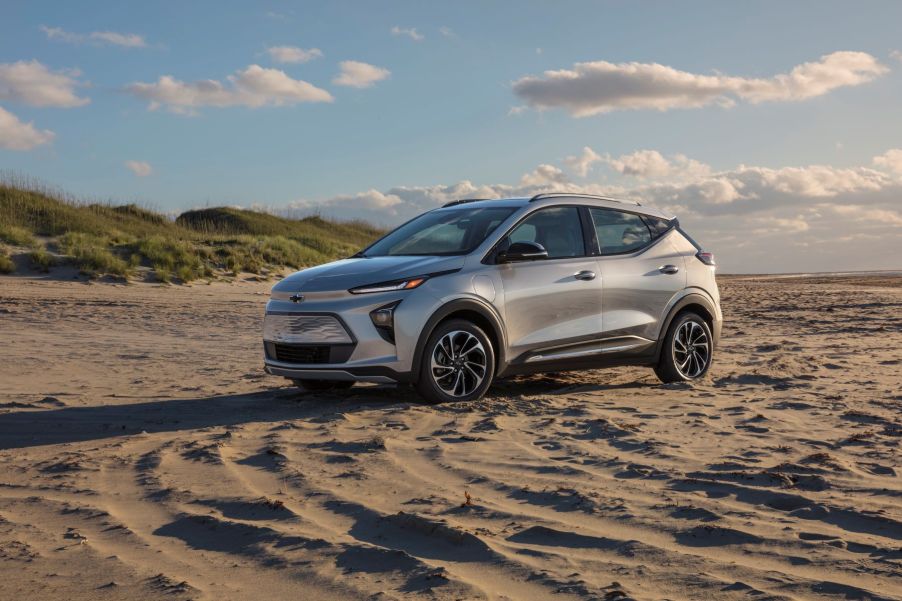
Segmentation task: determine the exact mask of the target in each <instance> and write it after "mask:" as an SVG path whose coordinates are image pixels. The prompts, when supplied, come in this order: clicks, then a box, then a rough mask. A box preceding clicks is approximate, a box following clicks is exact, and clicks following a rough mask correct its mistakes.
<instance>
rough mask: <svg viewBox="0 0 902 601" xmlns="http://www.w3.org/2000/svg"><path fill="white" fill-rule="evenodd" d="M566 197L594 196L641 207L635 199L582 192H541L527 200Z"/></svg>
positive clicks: (596, 198)
mask: <svg viewBox="0 0 902 601" xmlns="http://www.w3.org/2000/svg"><path fill="white" fill-rule="evenodd" d="M566 197H576V198H594V199H595V200H609V201H611V202H621V203H623V204H631V205H636V206H637V207H641V206H642V205H641V204H640V203H639V202H637V201H635V200H625V199H622V198H611V197H610V196H600V195H598V194H582V193H580V192H545V193H542V194H536V195H535V196H533V197H532V198H530V199H529V202H533V201H536V200H542V199H544V198H566Z"/></svg>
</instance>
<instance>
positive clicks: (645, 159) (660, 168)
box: [606, 150, 671, 177]
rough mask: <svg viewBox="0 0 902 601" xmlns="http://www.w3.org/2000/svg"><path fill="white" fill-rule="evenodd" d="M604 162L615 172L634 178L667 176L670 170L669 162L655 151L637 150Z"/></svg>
mask: <svg viewBox="0 0 902 601" xmlns="http://www.w3.org/2000/svg"><path fill="white" fill-rule="evenodd" d="M606 161H607V163H608V164H609V165H610V166H611V167H612V168H613V169H614V170H615V171H617V172H619V173H622V174H623V175H633V176H636V177H661V176H664V175H668V174H669V173H670V170H671V165H670V161H668V160H667V159H665V158H664V155H662V154H661V153H660V152H658V151H657V150H637V151H636V152H634V153H632V154H625V155H623V156H621V157H619V158H616V159H611V158H608V159H606Z"/></svg>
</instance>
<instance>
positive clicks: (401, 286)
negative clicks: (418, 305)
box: [348, 276, 429, 294]
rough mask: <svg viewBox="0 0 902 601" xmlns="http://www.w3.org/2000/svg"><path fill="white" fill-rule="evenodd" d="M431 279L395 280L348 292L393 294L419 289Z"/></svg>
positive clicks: (425, 277)
mask: <svg viewBox="0 0 902 601" xmlns="http://www.w3.org/2000/svg"><path fill="white" fill-rule="evenodd" d="M428 279H429V278H428V277H427V276H418V277H415V278H407V279H405V280H394V281H392V282H380V283H378V284H366V285H364V286H357V287H356V288H351V289H350V290H348V292H350V293H351V294H370V293H373V292H392V291H395V290H413V289H414V288H417V287H419V286H420V285H422V284H423V282H425V281H426V280H428Z"/></svg>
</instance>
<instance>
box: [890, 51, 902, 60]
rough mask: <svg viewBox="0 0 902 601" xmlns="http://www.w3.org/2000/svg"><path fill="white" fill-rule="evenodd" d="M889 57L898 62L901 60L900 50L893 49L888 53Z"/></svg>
mask: <svg viewBox="0 0 902 601" xmlns="http://www.w3.org/2000/svg"><path fill="white" fill-rule="evenodd" d="M889 57H890V58H894V59H896V60H897V61H899V62H902V50H893V51H891V52H890V53H889Z"/></svg>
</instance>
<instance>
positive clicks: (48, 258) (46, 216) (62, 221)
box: [0, 176, 381, 282]
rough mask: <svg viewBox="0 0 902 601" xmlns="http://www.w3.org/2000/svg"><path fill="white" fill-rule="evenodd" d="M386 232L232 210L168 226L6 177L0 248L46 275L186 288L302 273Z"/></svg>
mask: <svg viewBox="0 0 902 601" xmlns="http://www.w3.org/2000/svg"><path fill="white" fill-rule="evenodd" d="M380 234H381V231H380V230H379V229H378V228H375V227H373V226H371V225H368V224H365V223H362V222H346V223H343V222H336V221H329V220H326V219H322V218H320V217H306V218H303V219H288V218H285V217H280V216H277V215H272V214H269V213H263V212H259V211H251V210H246V209H238V208H231V207H219V208H208V209H200V210H195V211H187V212H185V213H183V214H181V215H179V216H178V217H177V218H176V219H172V218H170V217H169V216H167V215H163V214H161V213H158V212H155V211H152V210H150V209H147V208H144V207H140V206H137V205H135V204H124V205H113V204H112V203H97V202H94V203H87V202H83V201H80V200H79V199H76V198H74V197H71V196H68V195H66V194H64V193H62V192H60V191H58V190H53V189H49V188H46V187H42V186H40V185H37V184H35V183H34V182H31V181H23V180H22V179H21V178H19V179H15V178H10V177H8V176H7V177H5V178H0V242H4V243H7V244H9V245H11V246H12V247H25V248H28V249H30V255H29V256H30V259H31V265H32V267H33V268H35V269H38V270H41V271H46V270H50V269H51V268H52V267H53V266H54V265H55V264H58V263H69V264H72V265H75V266H76V267H77V268H78V269H79V270H80V271H81V272H83V273H85V274H89V275H93V276H101V275H112V276H118V277H125V278H129V277H135V276H137V275H141V274H143V275H144V276H145V277H148V278H150V279H155V280H158V281H173V282H189V281H192V280H197V279H203V278H206V279H211V278H215V277H220V276H229V275H235V274H237V273H239V272H251V273H257V274H260V273H269V272H271V271H274V270H280V269H283V268H293V269H300V268H303V267H307V266H311V265H315V264H318V263H322V262H326V261H330V260H334V259H336V258H340V257H343V256H348V255H351V254H353V253H354V252H356V251H357V250H359V249H360V248H362V247H363V246H366V245H367V244H368V243H369V242H371V241H372V240H373V239H375V238H376V237H378V236H379V235H380ZM52 252H56V253H58V255H60V257H59V259H60V260H57V259H56V258H55V257H54V255H53V254H51V253H52ZM3 256H4V257H5V258H6V261H5V262H4V260H3V259H0V268H2V267H3V266H6V267H7V269H9V270H12V269H13V268H14V267H13V266H14V263H13V262H12V260H11V259H10V258H9V253H8V252H7V253H6V254H4V255H3Z"/></svg>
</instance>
